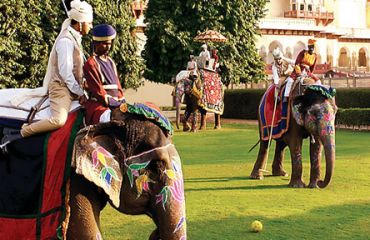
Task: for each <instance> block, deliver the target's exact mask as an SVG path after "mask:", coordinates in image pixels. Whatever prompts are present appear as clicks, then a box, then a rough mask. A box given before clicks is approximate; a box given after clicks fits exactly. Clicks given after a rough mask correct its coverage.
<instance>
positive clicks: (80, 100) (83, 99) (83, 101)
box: [78, 94, 87, 105]
mask: <svg viewBox="0 0 370 240" xmlns="http://www.w3.org/2000/svg"><path fill="white" fill-rule="evenodd" d="M86 101H87V97H86V96H85V94H84V95H82V96H80V97H79V99H78V102H79V103H80V104H81V105H84V104H85V103H86Z"/></svg>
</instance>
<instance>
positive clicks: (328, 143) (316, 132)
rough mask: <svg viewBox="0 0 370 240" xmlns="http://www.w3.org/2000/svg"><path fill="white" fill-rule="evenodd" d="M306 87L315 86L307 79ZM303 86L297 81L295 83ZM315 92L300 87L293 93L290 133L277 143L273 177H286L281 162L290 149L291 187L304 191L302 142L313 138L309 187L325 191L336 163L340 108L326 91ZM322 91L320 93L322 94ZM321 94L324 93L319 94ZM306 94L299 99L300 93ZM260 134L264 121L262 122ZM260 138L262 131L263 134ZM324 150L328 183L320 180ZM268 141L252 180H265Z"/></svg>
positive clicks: (253, 172)
mask: <svg viewBox="0 0 370 240" xmlns="http://www.w3.org/2000/svg"><path fill="white" fill-rule="evenodd" d="M305 81H306V82H305V84H308V85H309V84H312V82H311V83H310V82H307V81H310V80H309V79H305ZM298 82H300V81H299V80H296V83H298ZM314 88H316V90H318V91H314V90H312V89H311V87H309V88H308V89H306V90H305V91H304V89H303V85H302V84H300V83H298V84H296V85H295V87H294V88H293V90H292V93H291V96H292V97H291V101H290V102H289V104H291V109H292V110H291V112H290V113H291V115H293V117H292V118H291V119H290V124H289V129H288V131H287V132H286V133H285V134H284V135H283V136H282V137H281V138H280V139H278V140H277V141H276V148H275V156H274V160H273V163H272V175H274V176H284V175H286V172H285V171H284V169H283V165H282V161H283V159H284V149H285V147H286V146H288V147H289V150H290V155H291V161H292V176H291V179H290V182H289V186H291V187H304V186H305V184H304V182H303V180H302V143H303V139H304V138H307V137H310V140H311V141H310V162H311V171H310V183H309V185H308V187H310V188H315V187H320V188H324V187H326V186H327V185H328V184H329V182H330V180H331V177H332V175H333V171H334V163H335V125H334V121H335V114H336V111H337V107H336V105H335V100H334V98H332V99H331V98H330V97H331V96H324V95H323V94H322V93H324V92H325V91H323V89H322V88H321V87H320V86H315V87H314ZM320 89H321V90H320ZM320 91H321V92H320ZM301 92H304V94H303V95H301V96H300V94H299V93H301ZM259 127H260V130H261V120H260V119H259ZM260 138H261V131H260ZM323 148H324V152H325V158H326V174H325V179H324V180H320V160H321V152H322V149H323ZM267 154H268V141H263V140H260V149H259V153H258V157H257V160H256V163H255V164H254V168H253V170H252V173H251V175H250V176H251V178H254V179H262V178H263V170H264V166H265V164H266V161H267V157H268V156H267Z"/></svg>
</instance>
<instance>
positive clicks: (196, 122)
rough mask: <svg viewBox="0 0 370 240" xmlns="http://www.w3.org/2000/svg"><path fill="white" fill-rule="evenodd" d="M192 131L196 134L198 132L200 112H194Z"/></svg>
mask: <svg viewBox="0 0 370 240" xmlns="http://www.w3.org/2000/svg"><path fill="white" fill-rule="evenodd" d="M191 131H192V132H196V131H198V110H195V111H194V112H193V119H192V122H191Z"/></svg>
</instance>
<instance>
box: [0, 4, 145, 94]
mask: <svg viewBox="0 0 370 240" xmlns="http://www.w3.org/2000/svg"><path fill="white" fill-rule="evenodd" d="M69 2H70V0H66V5H67V7H68V8H69ZM88 2H91V4H92V6H93V7H94V17H95V19H94V24H99V23H109V24H111V25H113V26H114V27H115V28H116V30H117V38H116V40H115V44H114V47H113V52H112V58H113V59H114V60H115V62H116V63H117V68H118V71H119V73H120V79H121V81H122V82H123V85H124V86H125V87H126V88H128V87H134V88H135V87H138V86H139V85H140V78H141V72H142V71H143V69H144V63H143V61H142V59H141V58H140V56H138V55H137V51H138V48H137V46H136V41H135V37H134V36H133V34H132V33H133V30H134V27H135V22H134V18H133V15H132V12H131V8H130V3H131V1H130V0H124V1H122V0H118V1H117V0H115V1H113V0H107V1H104V0H95V1H88ZM0 13H1V14H0V88H12V87H31V88H33V87H37V86H40V85H42V81H43V78H44V75H45V72H46V68H47V62H48V58H49V54H50V51H51V49H52V46H53V44H54V41H55V39H56V37H57V35H58V33H59V31H60V27H61V25H62V22H63V21H64V20H65V19H66V17H67V15H66V13H65V11H64V8H63V5H62V2H61V1H58V4H55V1H54V0H44V1H36V0H17V1H14V0H2V1H1V2H0ZM85 40H87V41H85V43H84V50H85V55H90V54H91V48H90V46H91V44H90V43H91V37H90V36H88V37H87V39H85Z"/></svg>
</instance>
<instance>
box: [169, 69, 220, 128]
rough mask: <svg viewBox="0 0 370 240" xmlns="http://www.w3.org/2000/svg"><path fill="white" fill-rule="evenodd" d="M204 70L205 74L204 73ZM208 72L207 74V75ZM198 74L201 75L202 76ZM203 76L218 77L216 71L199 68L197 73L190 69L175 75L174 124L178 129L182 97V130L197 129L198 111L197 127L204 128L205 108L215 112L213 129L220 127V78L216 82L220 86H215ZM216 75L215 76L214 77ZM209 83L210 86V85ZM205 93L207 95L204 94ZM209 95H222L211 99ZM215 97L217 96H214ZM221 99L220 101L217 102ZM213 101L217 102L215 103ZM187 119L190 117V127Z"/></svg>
mask: <svg viewBox="0 0 370 240" xmlns="http://www.w3.org/2000/svg"><path fill="white" fill-rule="evenodd" d="M205 72H206V74H204V73H205ZM207 74H208V75H207ZM200 76H203V77H202V78H201V77H200ZM204 76H206V77H207V78H212V77H209V76H213V78H216V77H218V78H219V75H218V73H216V72H213V71H209V70H200V71H199V73H197V74H192V72H191V71H181V72H180V73H179V74H178V75H177V76H176V86H175V90H174V93H175V94H174V95H175V102H176V126H177V128H178V129H179V124H180V106H181V100H182V97H184V103H185V105H186V109H185V112H184V117H183V119H182V120H181V121H182V123H183V130H184V131H189V130H192V131H196V130H197V124H198V122H197V120H198V115H199V113H198V112H200V114H201V125H200V127H199V129H201V130H205V129H206V116H207V110H208V111H211V112H213V113H214V114H215V127H214V128H215V129H220V128H221V117H220V116H221V114H222V112H223V90H222V92H218V91H220V89H222V83H221V80H217V79H216V81H215V80H214V81H215V82H217V83H218V84H220V85H221V86H215V85H217V84H209V83H208V82H206V81H204ZM215 76H216V77H215ZM210 85H211V86H210ZM208 92H212V94H208ZM206 93H207V96H205V95H206ZM209 95H214V96H218V95H222V97H221V98H222V99H220V100H218V99H216V100H215V99H212V98H211V97H209ZM216 98H217V97H216ZM220 101H222V102H221V103H219V102H220ZM215 102H217V103H216V104H215ZM189 119H191V127H190V126H189V124H188V121H189Z"/></svg>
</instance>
